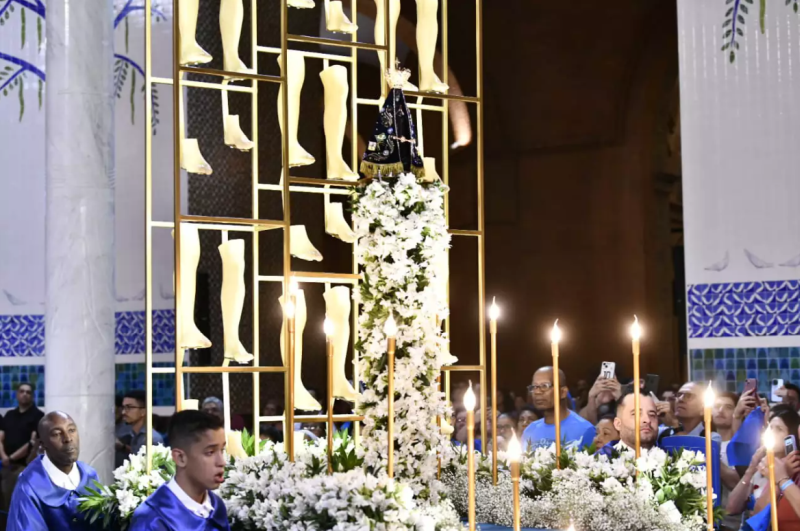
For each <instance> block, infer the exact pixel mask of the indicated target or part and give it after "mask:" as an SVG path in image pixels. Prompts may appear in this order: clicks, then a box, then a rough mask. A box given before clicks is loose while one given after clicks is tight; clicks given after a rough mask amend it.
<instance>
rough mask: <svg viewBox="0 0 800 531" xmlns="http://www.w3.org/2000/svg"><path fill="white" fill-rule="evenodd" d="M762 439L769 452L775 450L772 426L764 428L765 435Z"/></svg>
mask: <svg viewBox="0 0 800 531" xmlns="http://www.w3.org/2000/svg"><path fill="white" fill-rule="evenodd" d="M761 440H762V441H763V442H764V448H766V449H767V451H768V452H774V451H775V434H774V433H773V432H772V428H770V427H769V426H768V427H767V429H766V430H764V435H763V436H762V437H761Z"/></svg>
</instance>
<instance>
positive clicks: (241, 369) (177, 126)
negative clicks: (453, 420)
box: [144, 0, 488, 470]
mask: <svg viewBox="0 0 800 531" xmlns="http://www.w3.org/2000/svg"><path fill="white" fill-rule="evenodd" d="M278 1H279V10H280V32H281V41H280V42H281V44H280V47H279V48H278V47H266V46H260V45H258V42H257V40H258V15H259V4H260V5H261V7H262V9H263V8H264V6H265V4H266V3H264V2H257V1H256V0H251V2H250V35H251V41H252V43H251V51H250V55H251V61H252V69H253V72H258V56H259V54H260V53H268V54H280V63H281V72H282V73H281V75H280V76H271V75H262V74H241V73H233V72H226V71H224V70H218V69H212V68H205V67H189V66H181V65H180V64H179V56H180V49H181V46H180V39H181V37H180V31H179V25H178V21H179V18H180V17H179V13H180V1H179V0H173V14H172V16H173V28H172V34H173V42H172V52H173V68H172V78H171V79H170V78H163V77H154V76H153V73H152V51H153V50H152V15H151V13H152V0H145V6H144V7H145V9H144V12H145V67H144V70H145V121H144V123H145V127H144V129H145V286H146V290H145V345H146V347H145V348H146V351H145V365H146V371H145V389H146V398H147V405H148V408H150V411H152V408H151V406H152V403H153V394H152V389H153V385H152V379H153V374H173V373H174V375H175V392H176V397H175V404H176V411H180V410H181V409H182V406H183V394H184V392H183V376H184V375H185V374H200V373H203V374H209V373H211V374H230V373H236V374H252V376H253V383H252V385H253V419H254V420H253V433H254V434H257V433H259V424H260V423H261V422H274V421H278V420H283V421H284V423H285V425H284V434H285V437H286V443H287V449H289V453H290V458H292V459H293V453H294V452H293V447H294V430H293V423H294V420H307V421H314V422H327V423H328V426H327V429H328V430H332V429H333V426H332V423H333V421H342V422H345V421H351V422H354V423H355V439H356V443H358V441H359V435H360V421H362V420H363V417H362V416H360V415H333V417H332V419H331V417H329V416H327V415H296V416H295V414H294V392H293V389H294V378H293V372H294V367H293V362H292V359H293V356H292V354H291V345H290V341H291V334H288V333H287V334H286V345H285V352H286V355H285V360H284V365H282V366H272V367H262V366H259V361H260V360H259V352H260V348H259V347H260V337H259V326H258V323H259V320H260V316H259V289H258V288H259V285H260V283H261V282H281V283H282V284H283V291H284V293H289V291H290V288H289V283H290V279H291V278H294V279H295V280H296V281H297V282H299V283H304V282H306V283H324V284H326V287H328V286H330V284H350V285H353V289H358V283H359V280H360V278H361V276H360V274H359V271H358V264H357V262H356V260H355V253H356V250H357V247H356V246H357V244H353V260H352V273H350V274H341V273H312V272H297V271H292V267H291V255H290V231H289V227H290V226H291V194H292V193H293V192H295V193H321V194H326V200H327V196H329V195H342V194H347V193H348V191H347V190H346V187H352V186H354V185H358V184H362V182H361V181H359V182H356V183H353V182H349V181H335V180H326V179H313V178H305V177H297V176H292V175H291V174H290V171H286V178H285V179H284V180H283V184H282V185H270V184H262V183H260V182H259V174H258V162H259V161H258V154H259V131H258V112H259V111H258V90H259V83H261V82H267V83H276V84H279V85H281V86H282V87H283V88H284V89H285V88H286V82H287V77H286V72H287V55H288V54H287V52H288V51H289V50H290V43H307V44H319V45H328V46H337V47H344V48H348V49H349V50H350V55H349V56H347V55H335V54H327V53H319V52H307V51H301V53H302V54H303V55H304V56H306V57H311V58H316V59H322V60H323V61H324V63H325V66H327V65H328V63H329V62H332V61H338V62H344V63H350V91H351V92H350V109H349V114H350V125H351V135H350V138H351V164H352V166H351V167H352V168H353V169H354V170H355V169H357V168H358V164H359V161H360V153H359V152H358V143H357V141H356V139H357V138H358V126H357V124H358V106H359V105H365V106H368V107H376V106H377V107H380V105H381V103H382V99H367V98H360V97H359V96H358V82H357V81H358V51H359V50H371V51H377V52H382V53H383V54H384V57H385V59H386V60H385V63H384V64H389V48H390V47H389V45H388V43H389V39H390V38H391V35H390V31H389V16H388V15H389V0H383V1H384V13H385V14H386V16H384V24H385V26H384V36H385V37H384V39H385V42H386V43H387V44H383V45H379V44H372V43H365V42H359V41H358V37H357V34H356V33H353V34H351V38H350V40H349V41H348V40H337V39H329V38H322V37H311V36H304V35H293V34H289V31H288V16H289V15H288V3H287V0H278ZM362 1H363V0H362ZM440 1H441V9H440V14H441V23H440V31H441V52H440V53H441V57H442V81H443V82H444V83H448V73H449V62H448V0H440ZM482 1H483V0H476V1H475V8H476V11H475V16H476V47H477V56H476V75H477V85H476V86H477V94H476V95H475V96H460V95H448V94H432V93H418V92H407V93H406V95H407V96H409V97H415V98H416V100H417V101H416V103H413V102H409V107H410V108H412V109H420V110H422V111H428V112H438V113H441V118H442V122H441V124H442V153H441V163H442V170H443V171H442V178H443V180H444V183H445V184H446V185H449V184H450V171H449V170H450V168H449V149H450V146H449V108H448V102H449V101H461V102H466V103H470V104H474V105H476V107H477V109H476V110H477V124H476V128H477V135H476V136H477V153H478V155H477V157H478V159H477V168H478V170H477V172H478V173H477V186H478V190H477V192H478V227H477V229H476V230H451V231H450V234H451V235H453V236H466V237H476V238H478V292H479V293H478V295H479V297H478V300H479V307H478V316H479V323H480V324H479V340H480V345H479V363H478V364H477V365H457V366H451V367H444V368H443V372H444V387H445V393H446V396H447V397H448V399H449V393H450V373H451V372H454V371H473V372H478V373H479V378H480V383H481V397H480V400H481V410H482V415H481V428H482V432H483V433H484V434H485V433H486V418H487V416H486V410H487V408H486V407H485V406H486V404H487V401H486V393H487V388H486V346H485V343H486V333H485V325H484V323H485V303H486V297H485V284H484V275H485V271H484V269H485V267H484V264H485V258H484V239H485V231H484V208H483V186H484V184H483V90H482V84H483V56H482V5H481V4H482ZM356 4H357V0H351V1H350V6H351V16H352V17H353V19H354V20H355V18H356V16H357V13H358V10H357V5H356ZM269 8H271V9H274V4H272V3H270V5H269ZM186 73H195V74H203V75H208V76H213V77H218V78H221V82H220V83H212V82H206V81H194V80H185V79H183V75H184V74H186ZM229 79H237V80H244V81H249V82H250V86H242V85H229V84H228V83H227V80H229ZM222 80H225V81H222ZM154 84H161V85H171V86H172V95H173V98H172V100H173V116H172V123H173V157H174V160H173V187H174V205H173V216H174V218H173V219H174V220H175V221H173V222H170V221H161V220H154V219H153V202H152V179H153V145H152V129H151V128H150V126H149V124H151V121H152V114H153V108H152V88H153V85H154ZM184 87H193V88H199V89H211V90H226V91H231V92H241V93H247V94H250V96H251V100H252V103H251V130H252V135H251V136H252V141H253V144H254V146H253V148H252V149H251V150H250V152H251V164H252V171H251V192H252V207H251V208H252V212H251V218H228V217H215V216H193V215H187V214H183V213H182V212H181V193H182V190H181V167H180V161H181V131H182V130H183V124H182V123H181V119H182V117H181V112H180V111H181V108H182V105H183V88H184ZM381 93H382V94H383V95H384V96H385V94H386V93H387V85H386V81H385V80H384V79H383V76H382V77H381ZM426 98H427V99H429V100H435V101H439V102H440V104H439V105H431V104H425V103H423V101H424V99H426ZM280 103H281V109H280V112H281V113H282V119H283V123H284V124H288V90H283V91H282V101H281V102H280ZM284 131H288V127H284ZM281 151H282V160H283V162H284V164H283V167H284V168H287V167H288V161H289V142H288V135H287V134H282V143H281ZM259 191H269V192H281V193H282V195H283V218H282V219H276V220H265V219H260V216H259ZM444 208H445V217H446V220H447V223H448V225H449V222H450V205H449V194H448V195H446V196H445V207H444ZM183 223H192V224H193V225H194V226H196V227H197V228H198V229H201V230H215V231H240V232H250V233H252V243H253V245H252V257H251V259H252V263H251V271H252V277H251V279H250V290H251V295H252V301H253V306H252V312H253V354H254V361H253V365H252V366H236V367H227V366H212V367H198V366H184V364H183V362H184V350H183V349H182V348H181V346H180V343H179V340H178V339H179V338H180V330H181V327H182V323H181V322H180V318H179V317H180V313H179V312H177V311H176V313H175V338H176V340H175V367H174V368H173V367H166V368H165V367H160V368H154V367H153V350H152V338H153V322H152V312H153V304H152V280H153V279H152V266H153V231H154V229H165V228H169V229H174V253H175V265H174V271H175V301H176V304H179V301H180V300H181V274H180V260H181V256H180V242H181V225H182V224H183ZM274 229H282V230H283V275H279V276H269V275H261V274H259V262H258V257H259V253H258V249H259V233H260V232H261V231H263V230H274ZM223 237H225V236H223ZM448 303H449V287H448ZM352 306H353V308H352V330H353V337H352V344H353V345H355V344H356V342H357V340H358V333H359V328H358V304H353V305H352ZM287 324H288V323H287V322H286V316H285V315H284V326H286V325H287ZM445 332H446V333H447V334H448V336H449V333H450V319H449V318H448V319H447V320H446V321H445ZM353 356H354V364H353V365H354V374H353V380H354V382H355V383H356V386H357V385H358V382H359V380H360V377H359V374H358V363H357V362H358V359H357V352H356V351H355V348H353ZM262 373H282V374H283V375H284V390H285V404H286V406H285V412H284V415H282V416H261V415H260V406H261V403H260V380H259V376H260V374H262ZM328 392H329V393H330V392H331V391H330V389H329V390H328ZM327 403H328V402H326V404H327ZM224 406H225V407H226V408H229V407H230V404H229V403H225V404H224ZM440 422H441V419H440ZM152 432H153V423H152V415H151V414H148V415H147V426H146V433H147V443H146V444H147V455H148V459H147V466H148V470H149V468H150V465H151V462H150V461H151V460H150V456H151V455H152V452H151V448H152ZM486 446H488V445H484V446H483V451H484V452H486Z"/></svg>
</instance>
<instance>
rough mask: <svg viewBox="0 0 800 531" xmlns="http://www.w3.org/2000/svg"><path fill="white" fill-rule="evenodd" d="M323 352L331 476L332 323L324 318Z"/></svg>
mask: <svg viewBox="0 0 800 531" xmlns="http://www.w3.org/2000/svg"><path fill="white" fill-rule="evenodd" d="M322 328H323V330H324V331H325V352H326V354H327V357H328V428H327V430H326V431H327V433H328V474H329V475H330V474H333V400H334V398H333V321H331V320H330V319H328V318H327V317H326V318H325V322H324V324H323V325H322Z"/></svg>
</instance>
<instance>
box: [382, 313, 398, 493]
mask: <svg viewBox="0 0 800 531" xmlns="http://www.w3.org/2000/svg"><path fill="white" fill-rule="evenodd" d="M383 332H384V334H386V343H387V344H386V365H387V380H386V395H387V399H388V405H387V415H388V419H387V421H386V432H387V434H388V436H389V441H388V443H389V446H388V448H387V454H386V459H387V464H386V473H387V474H389V477H390V478H393V477H394V353H395V349H396V348H397V323H395V321H394V316H393V315H389V318H388V319H387V320H386V324H385V325H384V326H383Z"/></svg>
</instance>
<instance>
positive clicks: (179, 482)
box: [0, 367, 800, 531]
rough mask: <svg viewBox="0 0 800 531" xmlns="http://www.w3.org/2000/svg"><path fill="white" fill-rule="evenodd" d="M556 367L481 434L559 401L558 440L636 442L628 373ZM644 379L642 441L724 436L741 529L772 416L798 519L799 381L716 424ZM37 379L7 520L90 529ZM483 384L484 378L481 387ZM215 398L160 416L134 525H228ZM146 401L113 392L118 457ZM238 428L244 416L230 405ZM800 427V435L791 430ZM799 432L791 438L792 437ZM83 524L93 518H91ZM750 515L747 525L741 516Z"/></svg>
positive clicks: (730, 517)
mask: <svg viewBox="0 0 800 531" xmlns="http://www.w3.org/2000/svg"><path fill="white" fill-rule="evenodd" d="M553 376H554V373H553V369H552V367H542V368H540V369H538V370H537V371H535V372H534V374H533V377H532V381H531V385H529V386H528V387H527V390H526V392H525V393H520V394H515V393H509V392H505V391H498V393H497V394H496V396H494V397H490V398H489V400H488V404H487V409H486V411H487V413H488V415H487V417H488V418H489V419H491V415H495V416H496V426H497V428H496V430H497V433H496V434H493V433H492V422H491V421H489V422H487V423H486V433H483V431H482V429H481V417H482V414H481V411H480V410H478V411H476V414H475V426H474V435H475V446H476V449H478V450H481V449H482V446H483V444H487V445H489V446H487V450H488V449H490V448H491V445H492V444H493V443H494V442H493V438H494V439H496V443H497V446H498V449H499V450H505V449H506V447H507V444H508V441H509V440H510V439H511V437H514V436H516V437H519V438H520V439H521V441H522V444H523V447H527V448H528V449H531V448H537V447H548V446H550V445H552V444H553V443H554V442H555V404H556V400H558V401H559V404H560V408H559V411H560V427H561V429H560V436H561V439H562V445H564V446H577V447H579V448H582V449H585V450H588V451H590V452H597V453H599V454H603V455H608V456H611V455H612V454H613V453H614V452H617V451H619V450H621V449H623V448H625V447H627V448H633V447H634V446H635V444H636V442H635V441H636V421H635V404H634V403H635V398H634V393H633V386H632V384H631V383H626V384H624V385H623V384H621V383H620V382H619V380H617V378H616V377H606V376H603V375H601V376H600V377H598V378H597V379H596V380H595V381H594V383H593V384H592V385H591V386H589V385H588V384H587V382H586V381H583V380H581V381H578V382H577V384H576V385H575V386H574V391H575V392H574V394H573V393H571V392H570V386H569V382H568V380H567V375H566V374H564V372H563V371H559V379H558V381H559V389H555V388H554V384H553V381H554V378H553ZM643 388H644V382H640V389H642V391H643V392H641V393H640V445H641V447H642V448H645V449H649V448H653V447H655V446H660V445H661V444H662V443H663V442H664V441H665V439H667V438H668V437H671V436H674V435H682V436H696V437H699V438H700V437H704V436H705V433H706V430H707V429H708V430H711V437H712V439H713V440H715V441H717V442H718V443H719V447H720V460H721V466H720V470H719V476H720V481H721V484H722V492H720V493H719V496H720V500H721V505H722V507H723V508H724V509H726V511H727V516H726V517H725V520H724V521H723V523H722V527H721V528H722V529H723V530H728V531H738V530H739V529H752V530H753V531H766V530H767V529H769V521H770V520H769V516H770V510H771V508H770V507H769V500H770V498H769V491H770V489H769V488H768V487H769V474H768V473H767V471H766V468H765V467H766V463H765V453H766V451H765V449H764V448H763V447H762V446H761V443H760V441H761V432H762V430H763V428H764V426H765V425H766V424H768V425H769V426H770V427H771V428H772V430H773V432H774V433H775V434H776V437H775V440H776V445H775V448H774V450H775V456H776V460H775V478H776V485H775V487H776V489H778V491H779V495H778V507H777V514H778V519H779V526H780V528H781V529H782V530H788V531H792V530H800V488H798V486H797V484H796V482H797V481H800V453H798V450H797V448H798V447H797V443H796V441H797V439H800V415H799V414H798V408H799V407H800V388H798V387H797V386H795V385H793V384H791V383H786V384H785V385H784V386H783V387H781V388H780V389H778V390H777V391H776V394H777V395H778V396H779V398H780V400H779V401H777V402H774V403H770V402H769V401H768V400H767V399H766V398H764V397H761V396H760V395H759V394H758V390H757V389H756V388H750V389H748V390H746V391H745V392H743V393H742V394H741V395H737V394H735V393H728V392H722V393H719V394H718V395H717V396H716V402H715V404H714V408H713V416H712V418H713V422H712V426H710V427H709V426H705V425H704V422H703V414H704V406H703V391H704V384H701V383H697V382H687V383H685V384H683V385H672V386H670V387H669V388H667V389H664V390H663V391H662V392H661V393H660V394H659V395H656V394H655V393H653V392H644V389H643ZM466 390H467V385H466V384H465V383H463V382H458V383H455V384H454V385H453V387H452V389H451V403H452V410H451V412H452V415H451V427H452V430H451V432H452V435H451V437H452V442H453V444H455V445H460V444H464V443H465V442H466V441H467V414H466V410H465V409H464V403H463V402H464V393H465V392H466ZM33 391H34V390H33V387H32V386H31V385H30V384H28V383H22V384H20V385H19V388H18V389H17V401H18V406H17V407H16V408H14V409H12V410H10V411H8V412H7V413H6V415H5V417H3V418H2V419H0V460H2V467H1V468H0V477H1V479H2V483H1V486H2V505H3V509H4V510H5V511H7V512H8V515H9V516H8V527H7V529H9V530H11V531H22V530H26V531H27V530H46V529H56V530H62V529H63V530H67V529H92V527H91V526H90V525H88V524H86V523H85V522H82V520H81V519H80V516H79V515H77V512H76V511H77V509H76V507H77V497H78V495H77V494H76V493H78V492H83V489H84V488H85V487H86V486H87V485H91V482H92V481H93V480H95V479H97V475H96V473H95V472H94V470H92V469H91V467H89V466H88V465H86V464H84V463H81V462H79V461H78V455H79V451H80V437H79V435H78V427H77V426H76V425H75V422H74V421H73V420H72V419H71V418H70V416H69V415H68V414H66V413H63V412H59V411H54V412H50V413H48V414H45V413H44V412H42V411H41V410H40V409H38V408H37V407H36V406H35V405H34V403H33ZM475 391H476V394H478V395H480V389H479V388H476V389H475ZM223 406H224V405H223V403H222V401H221V400H220V399H219V398H216V397H213V396H212V397H207V398H206V399H205V400H204V401H203V402H202V407H201V411H184V412H181V413H177V414H175V415H173V416H172V418H171V419H169V422H168V427H167V423H166V420H167V419H160V418H157V417H155V416H154V417H155V418H154V423H153V426H154V431H153V434H152V439H153V442H154V443H156V444H158V443H163V444H168V445H169V446H170V447H171V448H172V455H173V459H174V460H175V463H176V469H177V474H176V477H175V479H173V480H172V481H170V482H169V483H167V484H165V485H164V486H162V487H161V488H159V489H158V491H157V492H156V493H155V494H154V495H153V496H152V497H151V498H149V499H148V500H147V501H146V502H145V503H144V504H142V505H141V506H140V507H139V509H138V510H137V511H136V513H135V515H134V518H133V521H132V525H131V529H132V530H133V531H144V530H148V529H164V530H171V529H175V530H177V529H221V530H225V529H228V528H227V518H226V514H225V507H224V504H223V503H222V502H221V501H220V500H219V498H217V497H216V496H215V495H214V494H213V492H212V491H213V490H214V489H216V488H217V487H218V486H219V485H220V484H221V482H222V481H223V479H224V466H225V463H226V461H225V454H224V449H225V434H224V429H223V415H224V413H223V412H224V407H223ZM336 407H337V411H336V413H349V412H350V411H351V410H350V406H349V405H347V404H346V403H342V402H337V406H336ZM282 413H283V405H282V403H281V402H280V401H279V400H276V399H270V400H267V401H266V402H265V404H264V405H263V408H262V415H264V416H268V417H269V416H272V417H275V419H276V420H275V421H271V422H262V423H261V430H260V438H261V439H262V440H267V439H269V440H273V441H276V442H279V441H282V440H283V424H282V422H280V421H279V420H277V419H278V418H279V417H280V415H281V414H282ZM148 414H151V415H152V412H150V411H148V410H147V403H146V397H145V394H144V392H143V391H137V390H134V391H130V392H128V393H126V394H125V395H124V396H121V397H119V398H118V401H117V421H118V423H117V426H116V429H115V436H116V439H115V448H114V449H115V454H116V460H117V464H121V461H122V460H124V459H125V458H126V457H127V456H128V455H129V454H130V453H136V452H138V451H139V449H140V448H141V447H142V446H143V445H144V444H145V441H146V438H147V437H146V419H147V415H148ZM230 422H231V425H232V426H233V427H234V429H241V428H242V427H244V425H245V421H244V420H243V418H242V417H241V416H240V415H236V414H234V415H233V417H232V418H231V419H230ZM294 429H295V431H296V432H298V433H297V435H299V436H301V437H304V438H305V439H308V440H314V439H317V438H320V437H324V436H325V424H320V423H313V424H295V426H294ZM335 429H336V430H337V431H341V430H344V431H347V430H351V429H352V424H351V423H348V422H345V423H336V425H335ZM791 436H793V437H791ZM790 441H791V442H792V444H789V442H790ZM84 524H85V525H84ZM745 524H746V525H747V527H743V525H745Z"/></svg>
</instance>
